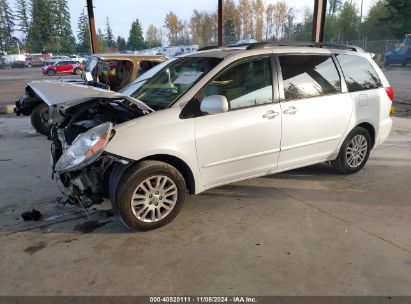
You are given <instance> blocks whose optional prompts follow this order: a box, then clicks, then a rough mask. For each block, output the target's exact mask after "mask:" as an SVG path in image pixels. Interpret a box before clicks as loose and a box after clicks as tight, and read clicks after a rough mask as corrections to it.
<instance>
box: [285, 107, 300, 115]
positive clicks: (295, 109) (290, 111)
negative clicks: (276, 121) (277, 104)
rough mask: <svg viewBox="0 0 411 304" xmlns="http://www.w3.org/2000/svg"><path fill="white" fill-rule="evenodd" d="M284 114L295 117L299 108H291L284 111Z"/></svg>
mask: <svg viewBox="0 0 411 304" xmlns="http://www.w3.org/2000/svg"><path fill="white" fill-rule="evenodd" d="M283 113H284V114H288V115H294V114H295V113H297V108H296V107H289V108H288V109H287V110H284V111H283Z"/></svg>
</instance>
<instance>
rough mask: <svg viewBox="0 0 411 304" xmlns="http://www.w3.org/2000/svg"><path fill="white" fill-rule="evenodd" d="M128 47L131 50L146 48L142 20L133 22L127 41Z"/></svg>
mask: <svg viewBox="0 0 411 304" xmlns="http://www.w3.org/2000/svg"><path fill="white" fill-rule="evenodd" d="M127 45H128V48H129V49H131V50H133V51H134V50H142V49H144V48H145V42H144V38H143V29H142V28H141V24H140V21H138V19H136V20H135V21H133V23H132V24H131V30H130V34H129V36H128V42H127Z"/></svg>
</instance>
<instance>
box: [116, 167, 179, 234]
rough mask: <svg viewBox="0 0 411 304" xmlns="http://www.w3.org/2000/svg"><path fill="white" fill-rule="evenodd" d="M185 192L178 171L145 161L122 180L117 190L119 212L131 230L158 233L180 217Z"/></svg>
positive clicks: (124, 175)
mask: <svg viewBox="0 0 411 304" xmlns="http://www.w3.org/2000/svg"><path fill="white" fill-rule="evenodd" d="M149 183H150V185H151V189H150V186H149ZM163 183H164V186H163V187H161V184H163ZM158 185H160V186H158ZM143 186H144V187H143ZM144 188H145V190H147V191H145V190H144ZM169 189H171V190H169ZM157 190H158V191H157ZM186 190H187V188H186V183H185V180H184V178H183V176H182V175H181V173H180V172H179V171H178V170H177V169H176V168H175V167H173V166H171V165H169V164H167V163H164V162H160V161H142V162H140V163H138V164H137V165H136V166H134V167H132V168H130V169H129V170H127V171H126V172H125V173H124V174H123V176H122V177H121V179H120V181H119V183H118V186H117V189H116V190H115V191H116V193H115V202H116V208H117V210H118V212H119V215H120V218H121V220H122V221H123V223H124V224H125V225H126V226H127V227H128V228H130V229H131V230H141V231H147V230H152V229H156V228H159V227H162V226H164V225H166V224H168V223H169V222H171V221H172V220H173V219H174V218H175V217H176V216H177V214H178V213H179V212H180V210H181V208H182V207H183V204H184V200H185V196H186ZM174 192H175V193H174ZM162 195H163V196H162ZM170 202H173V204H174V205H173V204H171V203H170ZM132 203H134V204H135V205H134V206H133V207H132Z"/></svg>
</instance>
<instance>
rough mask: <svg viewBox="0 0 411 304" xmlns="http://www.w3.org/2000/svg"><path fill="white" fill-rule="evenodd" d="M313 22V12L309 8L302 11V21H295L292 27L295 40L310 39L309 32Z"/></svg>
mask: <svg viewBox="0 0 411 304" xmlns="http://www.w3.org/2000/svg"><path fill="white" fill-rule="evenodd" d="M312 24H313V13H312V11H311V10H309V9H306V10H305V11H304V21H303V22H302V23H297V24H296V25H295V29H294V33H295V35H294V37H295V40H297V41H311V32H312Z"/></svg>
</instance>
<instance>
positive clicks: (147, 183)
mask: <svg viewBox="0 0 411 304" xmlns="http://www.w3.org/2000/svg"><path fill="white" fill-rule="evenodd" d="M133 193H134V194H133V196H132V197H131V202H130V203H131V210H132V211H133V214H134V216H135V217H136V218H137V219H138V220H140V221H143V222H146V223H154V222H158V221H160V220H162V219H163V218H165V217H166V216H167V215H169V214H170V212H171V211H172V210H173V209H174V207H175V205H176V203H177V197H178V189H177V185H176V184H175V183H174V181H173V180H172V179H171V178H169V177H168V176H165V175H156V176H151V177H148V178H147V179H145V180H144V181H143V182H141V183H140V184H139V185H138V186H137V188H136V190H135V191H134V192H133Z"/></svg>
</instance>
